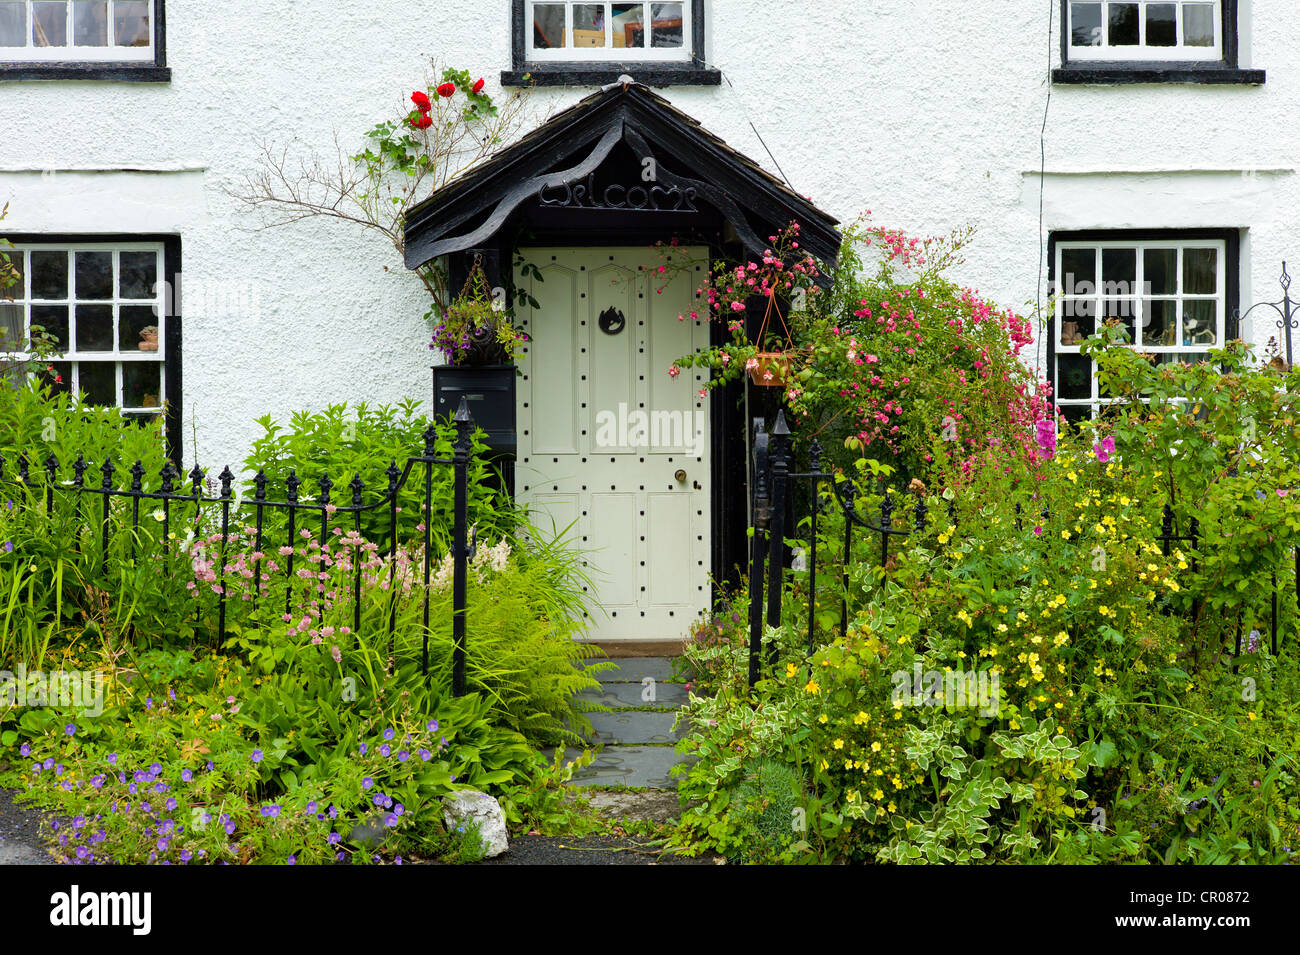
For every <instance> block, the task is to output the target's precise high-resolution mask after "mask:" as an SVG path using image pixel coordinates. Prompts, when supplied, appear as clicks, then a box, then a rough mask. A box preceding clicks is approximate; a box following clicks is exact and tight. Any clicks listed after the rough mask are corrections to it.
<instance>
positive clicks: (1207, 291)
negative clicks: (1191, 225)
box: [1183, 249, 1219, 295]
mask: <svg viewBox="0 0 1300 955" xmlns="http://www.w3.org/2000/svg"><path fill="white" fill-rule="evenodd" d="M1218 266H1219V253H1218V250H1217V249H1184V250H1183V294H1184V295H1214V294H1216V293H1217V292H1218V291H1219V268H1218Z"/></svg>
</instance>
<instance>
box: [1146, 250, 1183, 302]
mask: <svg viewBox="0 0 1300 955" xmlns="http://www.w3.org/2000/svg"><path fill="white" fill-rule="evenodd" d="M1142 269H1143V281H1144V283H1145V285H1146V287H1145V289H1144V290H1143V291H1144V293H1145V294H1147V295H1175V294H1177V292H1178V288H1177V282H1178V250H1177V249H1147V250H1146V251H1145V252H1143V253H1142Z"/></svg>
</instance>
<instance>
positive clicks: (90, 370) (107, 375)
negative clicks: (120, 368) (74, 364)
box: [77, 361, 117, 405]
mask: <svg viewBox="0 0 1300 955" xmlns="http://www.w3.org/2000/svg"><path fill="white" fill-rule="evenodd" d="M77 370H78V373H79V374H80V382H79V384H80V386H81V390H82V391H84V392H85V393H86V399H87V400H88V401H89V402H90V403H91V404H94V405H115V404H117V366H116V365H115V364H113V363H112V362H103V361H83V362H80V363H79V365H78V369H77Z"/></svg>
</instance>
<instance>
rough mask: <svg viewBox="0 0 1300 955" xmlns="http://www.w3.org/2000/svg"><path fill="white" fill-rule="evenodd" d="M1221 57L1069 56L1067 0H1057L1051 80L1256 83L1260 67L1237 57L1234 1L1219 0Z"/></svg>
mask: <svg viewBox="0 0 1300 955" xmlns="http://www.w3.org/2000/svg"><path fill="white" fill-rule="evenodd" d="M1222 15H1223V22H1222V23H1221V24H1220V27H1219V28H1220V30H1222V32H1223V43H1222V50H1223V57H1222V59H1218V60H1113V61H1112V60H1074V61H1071V60H1070V35H1069V31H1068V29H1067V27H1068V25H1069V22H1070V0H1060V18H1061V26H1060V31H1061V65H1060V66H1059V67H1057V68H1056V69H1053V70H1052V82H1053V83H1064V84H1092V85H1119V84H1131V83H1206V84H1231V85H1240V86H1259V85H1262V84H1263V82H1264V78H1265V74H1264V71H1263V70H1252V69H1242V68H1241V67H1240V66H1239V65H1238V62H1237V57H1238V3H1237V0H1222Z"/></svg>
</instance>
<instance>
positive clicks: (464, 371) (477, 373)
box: [433, 365, 517, 452]
mask: <svg viewBox="0 0 1300 955" xmlns="http://www.w3.org/2000/svg"><path fill="white" fill-rule="evenodd" d="M461 398H464V399H465V406H466V407H467V408H469V413H470V414H471V415H473V416H474V424H475V425H476V426H478V427H480V428H482V429H483V430H484V431H486V432H487V445H488V447H489V448H491V449H492V450H493V451H509V452H513V451H514V450H515V447H516V441H517V439H516V436H515V366H514V365H484V366H480V367H462V366H457V365H434V366H433V413H434V415H435V416H436V417H438V418H443V417H446V416H447V415H454V414H455V413H456V409H457V408H458V407H460V399H461Z"/></svg>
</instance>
